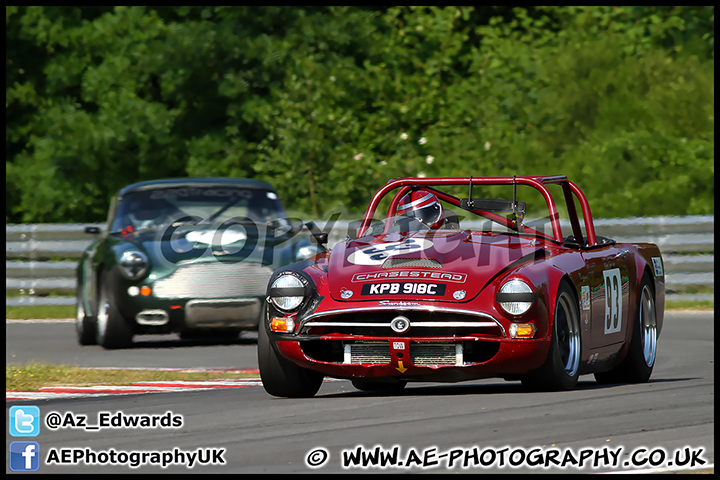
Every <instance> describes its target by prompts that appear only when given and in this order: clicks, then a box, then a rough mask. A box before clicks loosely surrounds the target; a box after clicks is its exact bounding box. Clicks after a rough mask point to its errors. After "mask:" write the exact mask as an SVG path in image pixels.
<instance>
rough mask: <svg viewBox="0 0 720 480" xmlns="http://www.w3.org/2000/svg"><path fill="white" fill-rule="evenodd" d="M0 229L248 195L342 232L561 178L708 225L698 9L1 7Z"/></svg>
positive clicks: (639, 209) (710, 109)
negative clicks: (217, 181) (415, 209)
mask: <svg viewBox="0 0 720 480" xmlns="http://www.w3.org/2000/svg"><path fill="white" fill-rule="evenodd" d="M5 12H6V103H5V112H6V147H5V148H6V162H5V165H6V200H7V202H6V222H9V223H20V222H90V221H102V220H104V218H105V215H106V211H107V206H108V201H109V198H110V196H111V195H112V194H113V193H114V192H116V191H117V190H118V189H119V188H121V187H123V186H125V185H127V184H130V183H134V182H137V181H141V180H148V179H153V178H162V177H184V176H243V177H245V176H247V177H255V178H259V179H262V180H266V181H268V182H270V183H272V184H273V185H275V187H276V188H277V189H278V191H279V192H280V193H281V196H282V198H283V200H284V203H285V204H286V206H289V207H291V210H292V211H295V212H302V214H304V215H307V216H310V217H315V218H321V217H323V216H325V217H327V216H328V215H330V213H331V212H337V211H342V212H345V213H347V214H350V215H357V214H358V213H360V212H362V211H364V209H365V207H366V206H367V202H368V201H369V198H370V196H371V195H372V193H374V192H375V191H376V190H377V189H378V188H379V187H380V186H382V185H383V184H385V182H387V180H389V179H391V178H395V177H400V176H422V175H426V176H435V175H441V176H465V175H474V176H475V175H514V174H517V175H554V174H565V175H567V176H568V177H569V178H570V179H571V180H573V181H574V182H575V183H577V184H578V186H580V188H582V189H583V190H584V191H585V193H586V195H587V196H588V198H589V200H590V204H591V206H592V209H593V214H594V216H596V217H625V216H642V215H688V214H709V213H713V212H714V133H713V132H714V7H708V6H699V7H684V6H674V7H673V6H662V7H605V6H601V7H474V8H472V7H223V6H217V7H144V6H132V7H125V6H116V7H112V6H109V7H97V6H93V7H48V6H27V7H16V6H6V10H5Z"/></svg>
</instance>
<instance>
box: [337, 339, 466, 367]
mask: <svg viewBox="0 0 720 480" xmlns="http://www.w3.org/2000/svg"><path fill="white" fill-rule="evenodd" d="M410 359H411V361H412V363H413V365H418V366H427V365H462V363H463V360H462V344H460V343H424V342H410ZM343 360H344V362H343V363H348V364H358V363H375V364H388V363H390V361H391V360H392V357H391V355H390V344H389V343H388V342H358V343H346V344H345V357H344V359H343Z"/></svg>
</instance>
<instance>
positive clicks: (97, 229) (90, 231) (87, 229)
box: [85, 226, 100, 235]
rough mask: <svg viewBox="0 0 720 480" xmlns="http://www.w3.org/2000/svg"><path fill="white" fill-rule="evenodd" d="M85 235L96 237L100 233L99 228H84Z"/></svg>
mask: <svg viewBox="0 0 720 480" xmlns="http://www.w3.org/2000/svg"><path fill="white" fill-rule="evenodd" d="M85 233H91V234H93V235H97V234H99V233H100V227H90V226H88V227H85Z"/></svg>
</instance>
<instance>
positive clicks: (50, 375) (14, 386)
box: [5, 363, 258, 391]
mask: <svg viewBox="0 0 720 480" xmlns="http://www.w3.org/2000/svg"><path fill="white" fill-rule="evenodd" d="M257 377H258V373H257V372H252V371H244V370H232V371H175V370H140V369H120V368H118V369H109V368H83V367H77V366H72V365H51V364H47V363H29V364H24V365H6V366H5V390H18V391H34V390H39V389H40V388H42V387H52V386H90V385H129V384H131V383H133V382H159V381H173V380H183V381H192V380H214V379H239V378H257Z"/></svg>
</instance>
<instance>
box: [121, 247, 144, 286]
mask: <svg viewBox="0 0 720 480" xmlns="http://www.w3.org/2000/svg"><path fill="white" fill-rule="evenodd" d="M118 265H119V267H120V272H121V273H122V274H123V276H124V277H125V278H127V279H128V280H138V279H140V278H142V277H144V276H145V274H146V273H147V272H148V269H149V268H150V261H149V260H148V257H147V255H145V254H144V253H143V252H140V251H137V250H128V251H127V252H123V254H122V257H120V261H119V262H118Z"/></svg>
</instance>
